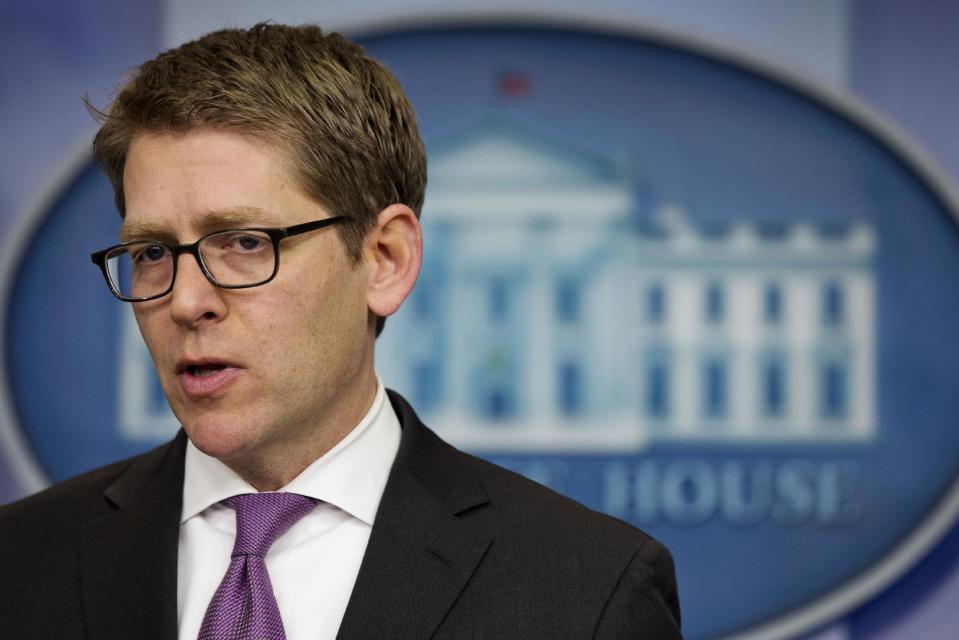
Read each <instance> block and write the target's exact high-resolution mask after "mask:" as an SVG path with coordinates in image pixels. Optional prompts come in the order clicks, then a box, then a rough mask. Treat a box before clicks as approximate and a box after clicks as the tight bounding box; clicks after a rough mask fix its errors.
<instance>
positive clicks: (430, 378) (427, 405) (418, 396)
mask: <svg viewBox="0 0 959 640" xmlns="http://www.w3.org/2000/svg"><path fill="white" fill-rule="evenodd" d="M439 383H440V376H439V372H438V368H437V366H436V364H435V363H433V362H419V363H417V364H416V365H415V366H414V367H413V397H414V399H415V400H414V401H415V402H416V408H417V410H418V411H422V412H423V413H429V412H430V411H432V410H433V408H434V407H435V406H436V404H437V401H438V400H439V395H440V393H439V392H440V390H439Z"/></svg>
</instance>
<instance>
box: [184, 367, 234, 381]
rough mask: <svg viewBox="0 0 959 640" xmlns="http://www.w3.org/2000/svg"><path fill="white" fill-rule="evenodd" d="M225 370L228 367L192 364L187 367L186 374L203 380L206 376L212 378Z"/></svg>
mask: <svg viewBox="0 0 959 640" xmlns="http://www.w3.org/2000/svg"><path fill="white" fill-rule="evenodd" d="M224 369H226V365H223V364H191V365H189V366H187V368H186V372H187V374H189V375H191V376H195V377H198V378H203V377H205V376H211V375H213V374H214V373H216V372H217V371H223V370H224Z"/></svg>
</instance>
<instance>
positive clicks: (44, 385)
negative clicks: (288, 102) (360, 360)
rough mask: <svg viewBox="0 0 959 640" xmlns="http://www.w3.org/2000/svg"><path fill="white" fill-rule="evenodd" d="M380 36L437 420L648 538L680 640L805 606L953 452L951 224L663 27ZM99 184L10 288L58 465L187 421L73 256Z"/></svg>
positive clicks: (13, 376) (111, 231) (909, 188)
mask: <svg viewBox="0 0 959 640" xmlns="http://www.w3.org/2000/svg"><path fill="white" fill-rule="evenodd" d="M366 44H367V45H368V47H369V48H370V49H371V50H372V51H373V53H374V55H376V56H377V57H379V58H380V59H381V60H383V61H384V62H385V63H386V64H387V65H388V66H389V67H390V68H392V69H393V70H394V71H395V72H396V73H397V75H398V76H399V77H400V80H401V82H402V83H403V84H404V86H405V87H407V88H408V90H409V92H410V95H411V97H412V99H413V101H414V103H415V104H416V106H417V109H418V112H419V114H420V118H421V125H422V128H423V133H424V136H425V137H426V140H427V146H428V150H429V157H430V186H429V191H428V195H427V204H426V206H425V209H424V212H423V223H424V228H425V238H426V254H427V259H426V264H425V266H424V270H423V274H422V277H421V280H420V282H419V283H418V284H417V287H416V290H415V291H414V294H413V296H412V298H411V299H410V300H409V301H408V302H407V304H406V306H405V307H404V308H403V310H402V311H401V312H400V313H399V314H398V315H397V316H395V317H394V318H391V319H390V320H389V322H388V323H387V329H386V332H385V333H384V336H383V337H382V339H381V340H380V344H379V345H378V359H377V367H378V370H379V371H380V373H381V374H382V376H383V377H384V379H385V380H386V382H387V384H388V386H392V387H394V388H396V389H397V390H399V391H400V392H402V393H404V394H405V395H406V396H407V397H408V398H409V399H410V400H411V401H412V402H413V404H414V406H415V407H416V408H417V409H418V411H419V412H420V414H421V417H423V418H424V420H425V421H426V422H427V423H428V424H430V425H432V426H433V427H434V428H435V429H436V430H437V431H439V432H440V433H441V434H442V435H443V436H444V437H446V438H447V439H449V440H450V441H452V442H454V443H455V444H457V445H459V446H461V447H463V448H466V449H468V450H472V451H475V452H477V453H480V454H481V455H484V456H486V457H489V458H491V459H493V460H495V461H497V462H499V463H500V464H503V465H505V466H508V467H511V468H513V469H515V470H517V471H519V472H521V473H524V474H526V475H528V476H530V477H532V478H534V479H536V480H538V481H540V482H543V483H545V484H548V485H550V486H552V487H554V488H555V489H557V490H559V491H561V492H564V493H567V494H569V495H571V496H573V497H574V498H576V499H578V500H580V501H583V502H585V503H586V504H588V505H590V506H591V507H593V508H595V509H598V510H602V511H605V512H607V513H610V514H612V515H614V516H617V517H619V518H623V519H625V520H627V521H630V522H633V523H635V524H637V525H639V526H641V527H643V528H644V529H646V530H648V531H650V532H651V533H652V534H653V535H655V536H657V537H659V538H660V539H662V540H663V541H664V542H666V543H667V544H668V545H669V546H670V548H671V549H672V550H673V551H674V554H675V557H676V560H677V569H678V575H679V580H680V589H681V595H682V598H683V604H684V623H685V624H684V626H685V628H686V631H687V636H688V637H690V638H713V637H719V636H723V635H728V634H735V633H737V632H742V631H746V630H748V629H750V628H755V627H757V626H758V625H762V624H768V623H769V622H770V621H772V620H776V619H778V618H782V617H783V616H788V615H789V614H790V613H792V612H795V611H797V610H799V609H802V608H803V607H807V606H808V605H809V603H811V602H813V601H815V600H816V599H817V598H820V597H822V596H823V595H824V594H825V593H827V592H830V591H833V590H836V589H841V588H842V586H843V585H844V584H849V583H850V582H851V581H853V580H854V579H856V578H857V576H860V575H861V574H862V573H863V572H864V571H866V570H868V569H869V568H870V567H874V566H875V565H876V564H877V563H880V562H882V561H883V558H885V557H887V556H888V554H890V553H891V552H892V550H893V549H895V548H896V547H897V545H899V544H901V543H902V541H903V540H905V539H907V538H908V537H909V536H910V535H911V534H912V533H913V532H914V531H915V530H916V528H917V527H918V526H920V523H921V521H922V520H923V519H924V518H926V517H928V516H929V515H930V514H931V513H933V512H934V511H935V509H936V507H937V505H938V504H939V503H940V501H941V500H942V499H943V498H944V496H945V495H946V493H947V491H948V490H949V487H950V485H951V484H952V482H953V480H954V478H955V477H956V472H957V469H956V466H957V458H956V455H955V452H956V451H957V450H959V430H957V429H955V425H956V424H957V422H959V403H957V401H956V395H955V389H957V388H959V358H957V357H956V356H957V353H956V350H957V344H959V335H957V328H956V327H957V325H959V323H957V322H956V319H957V318H959V296H957V295H956V291H957V290H959V251H957V246H959V233H957V226H956V222H955V218H954V217H953V214H952V213H951V212H949V211H948V210H947V209H946V208H945V205H944V204H943V203H942V202H941V200H940V199H938V198H937V197H936V196H935V195H934V194H933V193H932V192H931V191H930V189H929V188H928V187H927V186H926V185H925V183H924V182H923V181H922V180H921V179H920V178H919V177H917V175H916V173H915V172H914V170H913V169H911V168H910V167H909V166H908V165H907V164H906V163H905V162H904V161H903V160H901V159H900V158H898V157H896V156H895V155H894V154H893V153H892V152H891V151H890V150H889V149H888V148H887V147H886V146H884V145H883V144H882V143H881V142H880V141H878V140H877V139H876V138H875V137H873V136H872V135H870V134H869V133H868V132H867V131H866V130H865V129H864V128H862V127H861V126H858V125H856V124H854V123H852V122H851V121H849V120H847V119H845V118H844V117H843V116H841V115H839V114H836V113H834V112H832V111H831V110H829V109H828V108H827V107H826V106H824V105H823V104H820V103H818V102H816V101H814V100H812V99H811V98H808V97H805V96H803V95H800V94H798V93H796V92H795V91H793V90H791V89H789V88H788V87H786V86H785V85H782V84H779V83H777V82H775V81H772V80H770V79H767V78H765V77H762V76H758V75H754V74H751V73H749V72H747V71H744V70H743V69H740V68H738V67H735V66H729V65H726V64H724V63H722V62H719V61H716V60H712V59H709V58H706V57H702V56H700V55H696V54H693V53H690V52H688V51H683V50H679V49H674V48H670V47H666V46H663V45H659V44H655V43H651V42H645V41H639V40H634V39H625V38H619V37H608V36H602V35H598V34H587V33H572V32H562V31H556V30H546V29H523V28H489V29H483V28H470V29H452V30H449V29H447V30H442V29H438V30H428V31H422V30H420V31H410V32H403V33H398V34H389V35H381V36H376V37H370V38H367V40H366ZM111 201H112V196H111V194H110V192H109V189H108V187H107V185H106V181H105V179H103V178H102V177H101V176H99V174H97V172H96V171H95V170H94V169H93V168H92V167H87V168H85V169H84V170H83V171H82V172H81V173H80V174H79V175H78V177H77V179H76V180H75V181H74V182H73V183H72V184H71V185H70V186H69V188H68V189H66V190H65V191H64V192H63V193H62V196H61V197H60V198H59V200H57V202H56V203H55V204H54V206H53V207H51V208H50V210H49V211H47V212H45V214H44V218H43V220H42V222H40V223H39V224H38V226H37V230H36V233H35V234H33V236H32V237H31V239H30V241H29V244H28V246H26V247H24V248H23V256H22V259H21V260H20V262H19V271H18V272H17V273H16V274H14V281H13V283H12V285H11V287H10V290H11V294H10V298H9V300H8V301H7V304H8V306H7V310H6V314H7V315H6V318H7V320H6V323H7V324H6V326H7V331H6V335H5V336H4V337H5V340H6V341H7V342H6V347H7V354H8V359H7V360H8V361H7V363H6V366H7V367H8V371H9V372H10V373H9V378H10V380H11V386H12V389H11V391H12V393H11V396H12V398H13V404H14V411H15V413H16V416H17V419H18V421H19V425H20V429H21V431H22V434H23V437H24V439H25V440H26V441H27V442H28V443H29V446H30V448H31V454H32V455H33V456H34V457H35V458H36V460H37V461H38V463H39V465H40V466H41V467H42V469H43V470H44V471H45V472H46V474H47V475H48V476H49V478H50V479H51V480H59V479H62V478H65V477H68V476H70V475H73V474H75V473H77V472H80V471H81V470H84V469H87V468H90V467H93V466H95V465H97V464H101V463H104V462H107V461H109V460H112V459H116V458H119V457H122V456H126V455H130V454H133V453H135V452H137V451H140V450H143V449H145V448H147V447H150V446H153V445H155V444H157V443H160V442H162V441H164V440H165V439H167V438H169V437H170V436H171V435H172V434H173V433H174V432H175V431H176V429H177V428H178V425H177V424H176V421H175V419H174V418H173V416H172V415H171V414H170V412H169V410H168V408H167V407H166V404H165V401H164V399H163V396H162V393H161V392H160V389H159V386H158V384H157V382H156V378H155V375H154V373H153V370H152V365H151V363H150V360H149V356H148V354H147V352H146V350H145V348H144V346H143V344H142V342H141V341H140V338H139V334H138V332H137V329H136V326H135V324H134V323H133V320H132V314H130V313H129V309H128V307H127V306H124V305H120V304H119V303H115V302H114V301H113V300H112V298H111V297H110V296H109V294H108V293H107V291H106V288H105V287H104V286H103V283H102V282H101V281H100V274H99V273H98V272H97V271H96V269H95V268H93V267H92V265H89V264H88V262H89V261H88V259H87V258H86V255H87V254H88V253H89V252H90V251H91V250H92V249H95V248H99V247H100V246H105V245H107V244H109V243H110V242H112V241H113V240H114V238H115V233H116V227H117V224H118V220H117V218H116V214H115V213H114V212H113V210H112V204H111ZM40 291H43V292H45V293H44V295H38V292H40ZM64 396H65V399H64V400H63V401H62V402H61V401H60V400H59V398H61V397H64ZM49 398H57V399H58V400H57V401H56V402H51V401H50V400H49Z"/></svg>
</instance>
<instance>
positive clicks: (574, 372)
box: [559, 362, 584, 417]
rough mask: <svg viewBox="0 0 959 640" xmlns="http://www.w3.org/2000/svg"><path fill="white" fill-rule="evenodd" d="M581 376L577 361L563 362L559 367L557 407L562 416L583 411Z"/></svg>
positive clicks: (569, 415)
mask: <svg viewBox="0 0 959 640" xmlns="http://www.w3.org/2000/svg"><path fill="white" fill-rule="evenodd" d="M583 400H584V398H583V376H582V369H581V367H580V365H579V363H576V362H564V363H562V364H561V365H560V367H559V408H560V411H561V412H562V414H563V415H564V416H567V417H571V416H578V415H580V414H581V413H582V412H583Z"/></svg>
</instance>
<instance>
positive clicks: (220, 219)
mask: <svg viewBox="0 0 959 640" xmlns="http://www.w3.org/2000/svg"><path fill="white" fill-rule="evenodd" d="M198 218H199V220H198V223H197V225H196V226H197V228H198V229H199V231H200V232H201V235H202V234H203V233H207V232H209V231H216V230H217V229H226V228H229V227H248V226H251V225H252V226H275V224H276V219H275V217H274V216H271V215H270V214H269V213H267V212H266V211H265V210H264V209H261V208H259V207H230V208H229V209H216V210H211V211H206V212H204V213H201V214H200V215H199V216H198ZM145 239H152V240H172V241H177V238H176V234H174V233H173V232H172V231H171V230H170V229H169V228H168V227H166V226H163V225H158V224H153V223H150V222H124V223H123V224H122V225H120V241H121V242H130V241H131V240H145Z"/></svg>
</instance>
